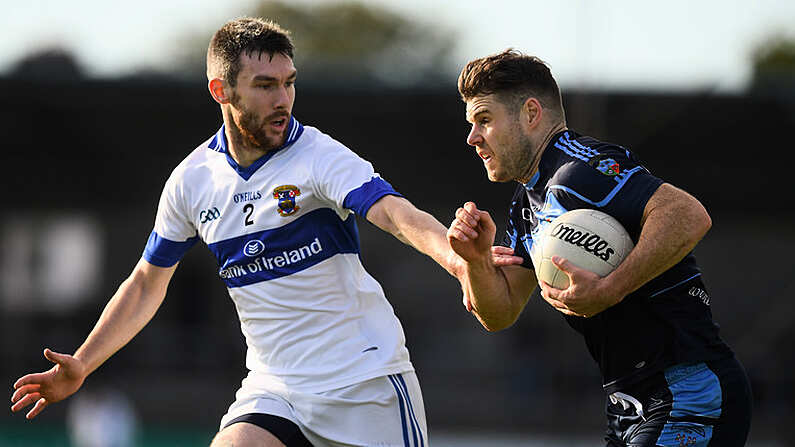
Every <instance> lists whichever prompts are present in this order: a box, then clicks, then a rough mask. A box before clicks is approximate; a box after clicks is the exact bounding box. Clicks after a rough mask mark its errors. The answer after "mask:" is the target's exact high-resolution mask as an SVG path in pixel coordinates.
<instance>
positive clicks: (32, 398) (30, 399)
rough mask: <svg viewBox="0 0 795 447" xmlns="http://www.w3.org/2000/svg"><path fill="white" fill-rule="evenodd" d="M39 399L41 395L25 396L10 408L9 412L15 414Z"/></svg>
mask: <svg viewBox="0 0 795 447" xmlns="http://www.w3.org/2000/svg"><path fill="white" fill-rule="evenodd" d="M39 399H41V394H39V393H30V394H26V395H25V396H24V397H23V398H22V399H20V400H19V402H17V403H15V404H14V405H12V406H11V411H13V412H15V413H16V412H17V411H19V410H21V409H23V408H25V407H27V406H28V405H30V404H32V403H33V402H36V401H37V400H39Z"/></svg>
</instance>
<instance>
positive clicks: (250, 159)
mask: <svg viewBox="0 0 795 447" xmlns="http://www.w3.org/2000/svg"><path fill="white" fill-rule="evenodd" d="M224 127H225V129H226V132H225V133H226V148H227V150H228V151H229V155H230V156H231V157H232V159H234V160H235V162H237V164H238V165H239V166H240V167H243V168H247V167H249V166H251V164H252V163H254V161H255V160H257V159H258V158H260V157H262V156H263V155H265V153H266V152H268V151H267V150H264V149H262V148H260V147H257V146H255V145H253V144H252V143H251V142H249V141H247V139H246V138H245V137H244V136H243V135H242V134H241V133H240V131H239V130H238V129H237V127H235V123H226V125H225V126H224Z"/></svg>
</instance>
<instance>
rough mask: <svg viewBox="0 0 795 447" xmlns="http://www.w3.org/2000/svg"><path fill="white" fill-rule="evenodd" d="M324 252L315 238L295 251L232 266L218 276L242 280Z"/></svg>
mask: <svg viewBox="0 0 795 447" xmlns="http://www.w3.org/2000/svg"><path fill="white" fill-rule="evenodd" d="M322 251H323V246H322V245H321V244H320V239H318V238H315V240H314V241H312V243H310V244H307V245H304V246H303V247H300V248H297V249H295V250H290V251H283V252H281V253H280V254H278V255H276V256H258V257H256V258H253V259H251V262H249V263H247V264H233V265H230V266H229V267H227V268H225V269H223V270H221V271H220V272H218V274H219V276H220V277H221V279H230V278H240V277H241V276H246V275H248V274H253V273H257V272H261V271H263V270H273V269H274V268H280V267H284V266H288V265H290V264H295V263H297V262H301V261H303V260H304V259H307V258H311V257H312V256H314V255H316V254H318V253H320V252H322Z"/></svg>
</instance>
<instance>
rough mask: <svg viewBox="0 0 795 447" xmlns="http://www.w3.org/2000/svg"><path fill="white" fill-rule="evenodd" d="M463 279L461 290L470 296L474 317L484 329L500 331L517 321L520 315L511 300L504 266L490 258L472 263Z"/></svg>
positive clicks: (466, 269)
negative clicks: (497, 264) (503, 269)
mask: <svg viewBox="0 0 795 447" xmlns="http://www.w3.org/2000/svg"><path fill="white" fill-rule="evenodd" d="M461 276H462V277H461V278H460V281H461V287H462V289H463V290H464V293H465V294H467V295H468V296H469V300H470V304H471V305H472V314H474V315H475V317H477V319H478V321H480V324H482V325H483V327H484V328H486V329H487V330H489V331H498V330H501V329H505V328H507V327H509V326H510V325H512V324H513V323H514V322H515V321H516V318H517V317H518V314H519V312H518V311H517V306H515V305H514V303H513V301H512V300H511V293H510V288H509V285H508V281H507V278H506V277H505V274H504V273H503V271H502V269H501V268H500V267H497V266H495V265H494V264H493V263H492V262H491V260H490V259H489V260H485V259H484V260H483V261H481V262H469V263H467V264H466V268H465V272H464V274H463V275H461ZM518 309H521V306H519V307H518Z"/></svg>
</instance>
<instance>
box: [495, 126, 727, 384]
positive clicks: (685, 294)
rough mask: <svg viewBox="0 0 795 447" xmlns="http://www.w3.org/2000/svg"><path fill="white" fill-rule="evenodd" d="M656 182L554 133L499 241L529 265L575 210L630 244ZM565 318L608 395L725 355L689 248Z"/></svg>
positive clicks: (609, 153) (618, 158)
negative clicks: (547, 230)
mask: <svg viewBox="0 0 795 447" xmlns="http://www.w3.org/2000/svg"><path fill="white" fill-rule="evenodd" d="M662 184H663V181H662V180H660V179H659V178H657V177H654V176H653V175H651V173H650V172H649V171H648V170H647V169H646V168H645V167H643V166H642V165H641V164H640V162H639V161H638V160H637V159H636V158H635V157H634V155H633V154H632V153H631V152H630V151H628V150H626V149H624V148H622V147H620V146H617V145H614V144H610V143H604V142H601V141H598V140H596V139H594V138H591V137H587V136H584V135H579V134H577V133H576V132H573V131H571V130H566V131H563V132H560V133H558V134H557V135H555V136H554V137H553V139H552V141H551V142H550V143H549V145H548V146H547V147H546V149H545V150H544V153H543V154H542V156H541V161H540V164H539V168H538V172H537V173H536V174H535V175H534V176H533V178H532V179H531V180H530V182H528V183H527V184H526V185H519V186H518V187H517V189H516V192H515V193H514V196H513V200H512V202H511V208H510V213H509V220H508V232H507V235H506V237H505V241H504V245H507V246H510V247H511V248H513V249H514V251H515V254H516V255H517V256H521V257H522V258H524V262H523V264H522V265H523V266H524V267H527V268H530V269H532V268H533V264H532V261H531V253H534V251H535V248H534V244H536V242H535V241H534V239H536V238H538V236H539V234H540V232H541V231H542V229H543V228H544V227H545V226H546V225H548V224H549V222H551V221H552V220H553V219H554V218H556V217H558V216H560V215H561V214H563V213H565V212H566V211H571V210H574V209H580V208H589V209H596V210H599V211H602V212H605V213H607V214H609V215H611V216H613V217H614V218H615V219H616V220H618V221H619V222H620V223H621V225H623V226H624V228H625V229H626V230H627V232H628V233H629V235H630V237H631V238H632V240H633V242H635V243H637V241H638V237H639V235H640V230H641V226H640V223H641V218H642V216H643V210H644V208H645V206H646V203H647V202H648V200H649V198H650V197H651V196H652V195H653V194H654V192H655V191H656V190H657V188H659V187H660V185H662ZM566 320H567V321H568V323H569V325H570V326H571V327H573V328H574V329H575V330H577V331H578V332H580V333H581V334H582V335H583V336H584V337H585V343H586V345H587V346H588V350H589V351H590V353H591V355H592V356H593V358H594V360H596V362H597V363H598V364H599V368H600V370H601V372H602V378H603V381H604V386H605V388H606V389H607V391H608V392H613V391H615V390H618V389H621V388H622V387H625V386H628V385H629V384H632V383H635V382H636V381H638V380H641V379H643V378H645V377H648V376H649V375H651V374H653V373H655V372H658V371H660V370H661V369H663V368H666V367H668V366H672V365H675V364H679V363H685V362H696V361H698V362H702V361H709V360H715V359H719V358H723V357H727V356H730V355H732V353H731V350H730V349H729V347H728V346H727V345H726V344H725V343H724V342H723V341H722V340H721V339H720V337H719V335H718V326H717V325H716V324H715V323H713V321H712V312H711V311H710V308H709V295H708V294H707V291H706V289H705V286H704V284H703V282H702V280H701V271H700V270H699V268H698V265H697V264H696V260H695V257H694V256H693V254H692V253H689V254H688V255H687V256H685V257H684V259H682V260H681V261H680V262H679V263H677V264H676V265H674V266H673V267H671V268H670V269H668V270H667V271H665V272H663V273H662V274H660V275H659V276H657V277H656V278H654V279H652V280H651V281H649V282H647V283H646V284H645V285H643V287H641V288H640V289H638V290H637V291H635V292H633V293H632V294H630V295H628V296H627V297H625V298H624V300H623V301H621V303H619V304H617V305H615V306H612V307H610V308H608V309H606V310H605V311H604V312H601V313H599V314H597V315H595V316H593V317H591V318H580V317H569V316H566Z"/></svg>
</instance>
